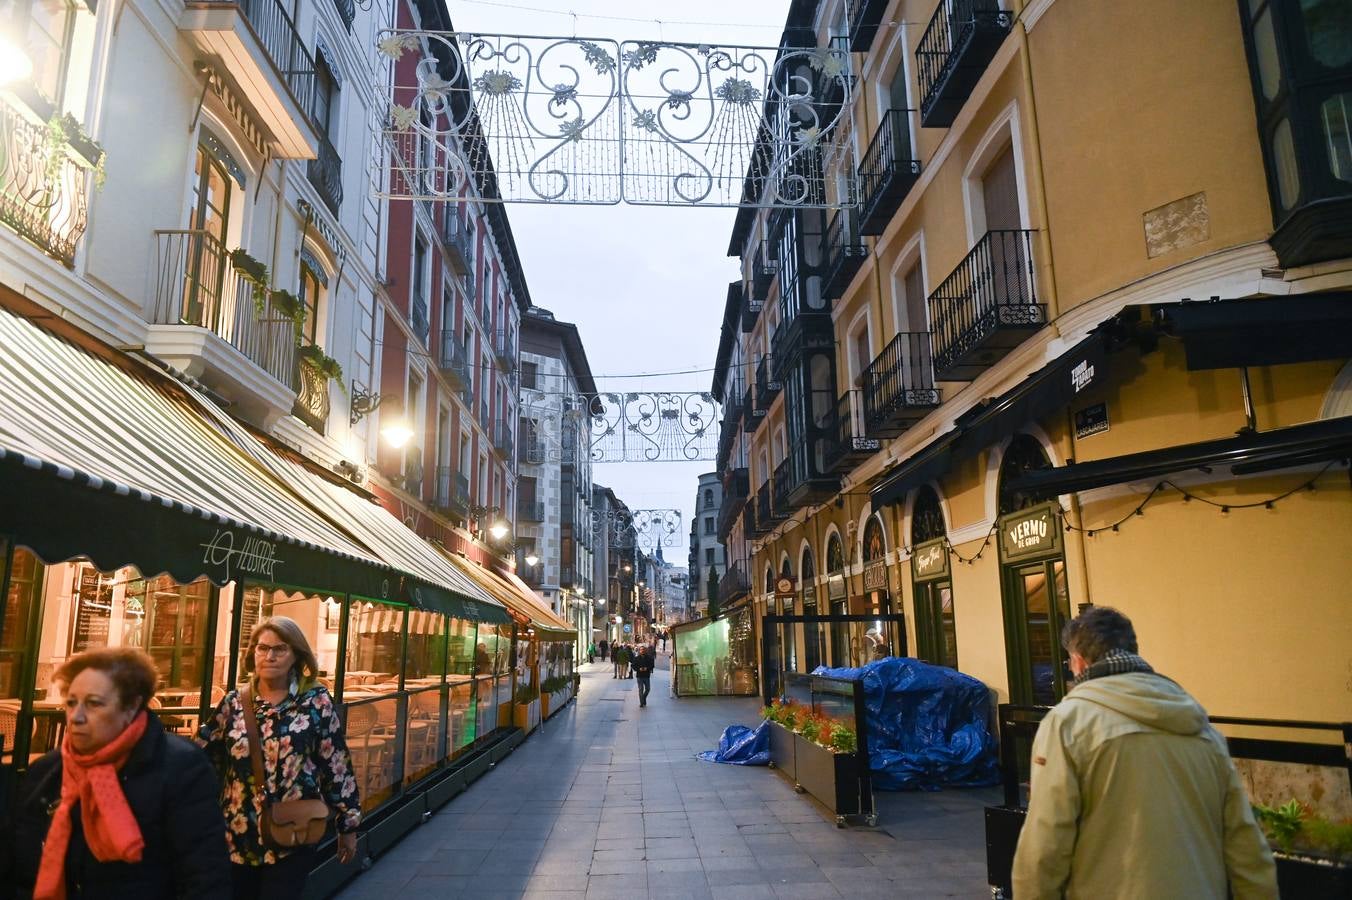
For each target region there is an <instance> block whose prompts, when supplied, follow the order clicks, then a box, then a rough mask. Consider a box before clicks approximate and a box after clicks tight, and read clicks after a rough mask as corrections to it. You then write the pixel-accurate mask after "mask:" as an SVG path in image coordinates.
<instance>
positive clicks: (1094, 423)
mask: <svg viewBox="0 0 1352 900" xmlns="http://www.w3.org/2000/svg"><path fill="white" fill-rule="evenodd" d="M1107 430H1108V404H1106V403H1095V404H1094V405H1093V406H1086V407H1085V408H1084V409H1081V410H1078V411H1077V412H1076V413H1075V437H1076V439H1077V440H1078V439H1079V438H1087V437H1089V436H1090V435H1095V434H1102V433H1103V432H1105V431H1107Z"/></svg>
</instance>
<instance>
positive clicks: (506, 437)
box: [493, 422, 513, 459]
mask: <svg viewBox="0 0 1352 900" xmlns="http://www.w3.org/2000/svg"><path fill="white" fill-rule="evenodd" d="M493 448H494V449H495V450H496V451H497V453H498V455H499V456H501V457H502V458H503V459H511V458H512V453H513V441H512V427H511V426H510V425H509V424H507V423H506V422H495V423H494V424H493Z"/></svg>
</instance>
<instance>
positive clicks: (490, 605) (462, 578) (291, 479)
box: [203, 400, 509, 622]
mask: <svg viewBox="0 0 1352 900" xmlns="http://www.w3.org/2000/svg"><path fill="white" fill-rule="evenodd" d="M203 403H204V404H205V405H204V409H205V410H206V414H207V418H208V419H209V420H210V421H211V422H212V423H213V424H215V425H216V426H217V427H218V428H219V429H220V430H221V433H222V434H223V435H225V436H226V438H228V439H229V440H230V441H232V442H233V443H235V444H236V445H237V446H238V447H239V448H240V449H241V450H242V451H243V452H245V453H246V454H248V455H249V456H250V457H251V458H252V459H253V460H254V461H255V462H257V463H258V464H259V465H260V466H262V467H263V468H264V469H266V470H267V471H268V473H269V474H270V475H272V477H274V478H276V479H278V480H279V481H281V482H282V483H283V484H285V485H288V486H290V487H291V488H292V489H293V490H294V491H295V493H296V495H297V499H298V501H301V502H304V503H305V504H307V505H309V506H311V507H313V508H314V510H315V511H316V512H318V513H319V514H320V515H322V516H324V518H326V519H328V520H329V521H330V522H333V523H334V524H335V525H337V526H338V527H339V528H340V529H342V531H343V532H344V533H345V534H347V535H349V536H350V537H352V538H353V539H354V540H356V541H357V542H358V543H360V544H361V545H362V546H365V547H368V548H369V549H370V550H371V552H372V553H374V554H375V555H376V556H377V557H379V558H380V559H383V560H385V561H386V562H387V563H389V564H390V565H392V566H394V567H395V568H396V569H398V570H399V571H401V572H404V573H407V574H408V575H411V576H412V577H413V580H412V581H410V582H409V583H408V584H407V585H406V592H407V594H408V599H409V600H411V601H412V602H413V603H414V604H415V605H417V606H421V607H423V608H426V609H436V610H439V611H441V612H444V613H446V614H447V615H450V616H454V617H456V618H460V619H475V620H478V621H480V622H506V621H509V616H508V615H507V610H506V609H504V608H503V605H502V604H501V603H500V602H498V600H496V599H494V597H493V596H492V595H491V594H490V593H489V592H487V591H486V590H484V589H483V588H482V587H481V586H480V585H479V584H478V583H477V582H476V581H474V579H472V578H470V577H468V576H467V575H466V574H465V573H464V572H462V571H461V570H460V569H459V568H457V567H456V566H454V565H452V564H451V563H450V562H449V561H448V560H447V559H446V557H445V556H444V555H443V554H442V553H440V552H438V551H437V549H436V548H435V547H433V546H432V545H431V544H429V543H427V542H426V541H424V540H423V539H422V538H420V537H418V535H417V534H415V533H414V532H413V531H412V530H411V529H409V528H407V527H405V526H404V523H402V522H400V521H399V520H398V519H396V518H395V517H394V516H393V515H391V514H390V512H389V510H387V509H385V508H384V507H383V506H381V505H380V504H378V503H376V502H375V501H373V500H369V499H366V498H365V497H361V496H358V495H357V494H356V493H354V492H353V491H352V490H350V489H349V488H346V487H344V486H343V485H341V484H335V483H333V482H331V481H329V480H328V479H326V478H324V477H323V476H321V475H319V474H317V473H315V472H312V471H311V470H309V469H307V468H306V467H305V466H303V465H301V464H300V463H297V462H294V461H293V460H290V459H287V458H285V457H283V456H281V455H280V454H278V453H277V452H276V451H275V450H273V449H272V448H270V447H268V446H267V445H265V444H264V443H263V442H262V441H260V440H258V438H256V437H255V436H254V435H253V433H252V432H250V431H249V429H247V428H246V427H244V426H243V425H241V424H240V423H239V422H237V421H235V420H234V419H232V418H231V417H230V416H229V415H227V414H226V413H225V411H224V410H221V409H219V408H217V407H215V406H213V405H211V404H209V403H206V401H205V400H204V401H203Z"/></svg>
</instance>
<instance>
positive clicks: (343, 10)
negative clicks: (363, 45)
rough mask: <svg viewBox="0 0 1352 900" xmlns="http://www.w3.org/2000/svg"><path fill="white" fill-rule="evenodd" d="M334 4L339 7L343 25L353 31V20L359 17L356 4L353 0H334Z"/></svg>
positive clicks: (339, 16) (339, 15)
mask: <svg viewBox="0 0 1352 900" xmlns="http://www.w3.org/2000/svg"><path fill="white" fill-rule="evenodd" d="M333 5H334V6H335V7H336V8H337V9H338V18H340V19H342V20H343V27H344V28H346V29H347V30H348V31H351V30H352V21H353V20H354V19H356V18H357V6H356V4H355V3H353V2H352V0H333Z"/></svg>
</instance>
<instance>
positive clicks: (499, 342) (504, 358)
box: [493, 328, 516, 372]
mask: <svg viewBox="0 0 1352 900" xmlns="http://www.w3.org/2000/svg"><path fill="white" fill-rule="evenodd" d="M493 358H494V359H496V360H497V362H498V368H499V369H501V370H502V371H504V372H510V371H512V370H513V369H515V368H516V342H515V341H513V340H512V332H511V331H508V330H507V329H505V328H499V329H498V330H497V331H495V332H493Z"/></svg>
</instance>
